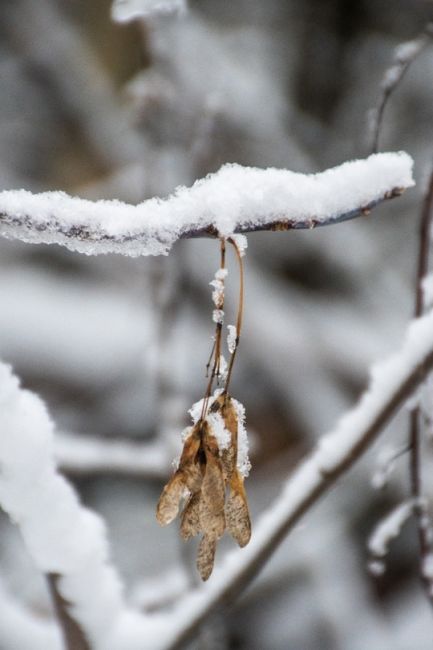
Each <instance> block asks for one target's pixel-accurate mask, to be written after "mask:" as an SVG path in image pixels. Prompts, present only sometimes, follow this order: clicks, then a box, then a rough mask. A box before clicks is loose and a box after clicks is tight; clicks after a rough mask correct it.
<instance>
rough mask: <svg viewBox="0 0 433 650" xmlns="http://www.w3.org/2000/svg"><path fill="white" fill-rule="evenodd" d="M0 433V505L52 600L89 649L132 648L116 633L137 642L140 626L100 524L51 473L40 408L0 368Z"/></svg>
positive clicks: (46, 423) (143, 623)
mask: <svg viewBox="0 0 433 650" xmlns="http://www.w3.org/2000/svg"><path fill="white" fill-rule="evenodd" d="M0 430H1V432H2V434H1V436H0V468H1V471H0V505H1V507H2V508H3V510H4V511H5V512H7V513H8V514H9V516H10V517H11V519H12V520H13V521H14V522H15V523H16V524H17V525H18V526H19V529H20V531H21V534H22V536H23V538H24V542H25V544H26V547H27V549H28V550H29V552H30V554H31V556H32V558H33V561H34V562H35V564H36V566H37V567H38V568H39V569H40V570H41V571H42V572H43V573H45V574H47V575H53V574H54V575H56V576H58V578H56V588H57V589H58V591H59V595H60V597H61V598H62V599H63V600H64V601H65V602H67V603H70V604H71V608H70V613H71V615H72V616H73V617H74V619H75V620H76V621H77V622H78V623H79V625H80V627H81V629H82V630H83V631H84V632H85V634H86V637H87V638H88V640H89V643H90V646H91V647H92V648H93V649H95V650H111V649H112V648H113V649H115V650H126V649H127V648H130V647H131V648H132V647H133V646H128V644H127V643H126V642H125V639H124V630H127V629H128V628H130V627H131V626H132V627H134V629H136V628H137V627H138V628H139V629H140V630H141V633H140V634H138V635H137V639H139V638H140V636H141V638H143V635H145V634H147V633H149V629H148V625H147V619H146V618H145V617H144V616H143V615H139V614H138V612H135V611H134V610H132V609H129V608H127V607H126V604H125V601H124V597H123V593H122V586H121V583H120V580H119V577H118V575H117V573H116V571H115V569H114V568H113V566H112V565H111V564H110V562H109V552H108V543H107V539H106V533H105V528H104V525H103V523H102V520H101V519H100V518H99V517H98V516H97V515H96V514H94V513H93V512H91V511H90V510H88V509H86V508H84V507H83V506H82V505H81V504H80V503H79V500H78V497H77V495H76V493H75V492H74V490H73V488H72V487H71V485H70V484H69V483H68V482H67V481H66V480H65V479H64V478H63V477H62V476H61V475H60V474H58V473H57V471H56V468H55V463H54V457H53V424H52V422H51V420H50V418H49V416H48V413H47V411H46V409H45V407H44V404H43V403H42V402H41V400H40V399H39V398H38V397H37V396H36V395H34V394H33V393H31V392H29V391H27V390H23V389H21V388H20V386H19V383H18V380H17V378H16V377H15V376H14V375H13V374H12V372H11V370H10V368H9V367H8V366H5V365H3V364H1V365H0ZM47 647H52V646H51V645H50V646H47ZM136 647H137V648H138V647H140V646H138V645H137V646H136ZM141 647H142V646H141Z"/></svg>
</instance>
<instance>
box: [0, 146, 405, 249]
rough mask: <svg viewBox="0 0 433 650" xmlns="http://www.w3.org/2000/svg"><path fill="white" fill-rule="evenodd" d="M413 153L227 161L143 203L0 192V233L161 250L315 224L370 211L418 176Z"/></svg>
mask: <svg viewBox="0 0 433 650" xmlns="http://www.w3.org/2000/svg"><path fill="white" fill-rule="evenodd" d="M412 165H413V161H412V159H411V157H410V156H409V155H408V154H406V153H404V152H398V153H381V154H374V155H372V156H370V157H369V158H366V159H365V160H354V161H351V162H346V163H344V164H342V165H340V166H339V167H334V168H333V169H328V170H327V171H324V172H321V173H318V174H298V173H294V172H291V171H289V170H286V169H273V168H270V169H258V168H254V167H242V166H241V165H237V164H227V165H224V166H223V167H221V169H220V170H219V171H218V172H216V173H215V174H210V175H209V176H207V177H206V178H204V179H201V180H198V181H197V182H196V183H194V185H193V186H192V187H190V188H186V187H179V188H177V190H176V191H175V192H174V194H172V195H171V196H169V197H168V198H166V199H160V198H152V199H148V200H146V201H144V202H143V203H140V204H139V205H136V206H134V205H129V204H125V203H121V202H120V201H96V202H93V201H88V200H84V199H80V198H74V197H70V196H68V195H67V194H65V193H63V192H46V193H42V194H32V193H31V192H27V191H25V190H10V191H5V192H0V235H2V236H4V237H8V238H11V239H20V240H21V241H24V242H29V243H40V244H42V243H43V244H60V245H63V246H66V247H67V248H69V249H70V250H74V251H78V252H80V253H86V254H88V255H98V254H102V253H120V254H123V255H129V256H133V257H135V256H138V255H164V254H167V253H168V252H169V250H170V248H171V247H172V246H173V244H174V243H175V242H176V241H177V240H178V239H181V238H190V237H218V236H223V237H228V236H230V235H232V234H234V233H246V232H252V231H257V230H290V229H293V228H314V227H315V226H322V225H327V224H332V223H337V222H340V221H345V220H347V219H353V218H354V217H357V216H359V215H362V214H367V213H368V212H369V211H370V210H371V209H372V208H374V207H375V206H376V205H377V204H378V203H380V202H381V201H383V200H385V199H389V198H392V197H394V196H398V195H399V194H401V193H402V192H403V191H404V190H405V189H406V188H408V187H411V186H412V185H413V184H414V181H413V178H412Z"/></svg>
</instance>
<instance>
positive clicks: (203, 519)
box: [199, 434, 225, 539]
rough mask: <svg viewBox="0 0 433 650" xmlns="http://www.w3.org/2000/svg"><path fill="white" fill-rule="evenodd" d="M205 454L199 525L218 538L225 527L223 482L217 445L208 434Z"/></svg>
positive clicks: (204, 530) (208, 533)
mask: <svg viewBox="0 0 433 650" xmlns="http://www.w3.org/2000/svg"><path fill="white" fill-rule="evenodd" d="M205 454H206V468H205V474H204V478H203V483H202V486H201V492H200V494H201V498H200V503H199V517H200V526H201V529H202V530H203V532H204V533H205V534H207V535H211V536H212V537H215V538H217V539H218V538H219V537H221V536H222V535H223V533H224V529H225V517H224V499H225V484H224V479H223V472H222V467H221V462H220V460H219V458H218V445H217V442H216V440H215V438H214V437H213V436H212V435H210V434H207V436H206V441H205Z"/></svg>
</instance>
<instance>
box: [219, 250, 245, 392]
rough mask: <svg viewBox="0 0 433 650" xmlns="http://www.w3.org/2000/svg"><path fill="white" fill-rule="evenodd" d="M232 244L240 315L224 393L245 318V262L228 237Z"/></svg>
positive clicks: (227, 386)
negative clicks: (236, 260) (236, 265)
mask: <svg viewBox="0 0 433 650" xmlns="http://www.w3.org/2000/svg"><path fill="white" fill-rule="evenodd" d="M228 241H229V242H230V244H231V245H232V246H233V248H234V250H235V253H236V257H237V259H238V263H239V304H238V315H237V319H236V340H235V349H234V350H233V352H232V355H231V357H230V363H229V369H228V372H227V379H226V384H225V386H224V394H227V393H228V390H229V384H230V379H231V376H232V371H233V364H234V362H235V357H236V351H237V349H238V345H239V339H240V335H241V329H242V320H243V315H244V264H243V261H242V255H241V252H240V250H239V248H238V245H237V244H236V242H235V240H234V239H233V238H232V237H230V238H229V239H228Z"/></svg>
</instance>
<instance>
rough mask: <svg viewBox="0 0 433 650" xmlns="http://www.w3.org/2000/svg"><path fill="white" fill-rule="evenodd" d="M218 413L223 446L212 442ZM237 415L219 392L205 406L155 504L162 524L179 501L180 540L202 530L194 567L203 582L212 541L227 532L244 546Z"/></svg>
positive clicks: (247, 532) (246, 519) (247, 526)
mask: <svg viewBox="0 0 433 650" xmlns="http://www.w3.org/2000/svg"><path fill="white" fill-rule="evenodd" d="M214 414H219V415H220V416H221V418H222V421H223V422H224V427H225V429H226V430H227V432H228V433H229V444H228V445H224V448H223V449H221V445H219V444H218V439H217V437H216V436H215V431H214V428H213V423H212V420H213V418H212V416H213V415H214ZM238 428H239V418H238V413H237V410H236V408H235V406H234V403H233V400H232V398H231V397H230V396H229V395H228V394H227V393H223V394H221V395H219V396H217V397H216V398H215V399H214V400H213V401H212V402H211V404H210V406H209V407H208V410H207V414H206V415H205V416H203V417H201V418H200V419H199V420H198V421H197V422H196V424H194V426H193V427H191V429H190V431H189V433H188V434H187V437H186V439H185V443H184V447H183V451H182V455H181V458H180V461H179V466H178V469H177V470H176V472H175V473H174V475H173V476H172V478H171V479H170V481H169V482H168V483H167V485H166V486H165V487H164V490H163V492H162V494H161V497H160V499H159V503H158V507H157V515H156V516H157V519H158V521H159V523H160V524H161V525H163V526H165V525H167V524H169V523H170V522H172V521H173V519H175V517H176V516H177V514H178V512H179V509H180V505H181V502H182V501H183V502H184V504H185V505H184V508H183V511H182V515H181V523H180V534H181V536H182V537H183V538H184V539H185V540H186V539H190V538H191V537H195V536H196V535H199V534H200V533H202V535H203V536H202V539H201V541H200V544H199V548H198V555H197V568H198V571H199V573H200V576H201V578H202V579H203V580H207V579H208V578H209V576H210V574H211V573H212V569H213V565H214V559H215V551H216V545H217V542H218V540H219V539H220V537H222V535H223V534H224V531H225V530H227V531H228V532H229V533H230V535H231V536H232V537H233V538H234V539H235V540H236V542H237V543H238V544H239V546H241V547H242V546H245V545H246V544H248V542H249V540H250V537H251V523H250V516H249V511H248V503H247V498H246V494H245V488H244V478H243V476H242V474H241V473H240V472H239V469H238V466H237V462H238Z"/></svg>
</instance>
